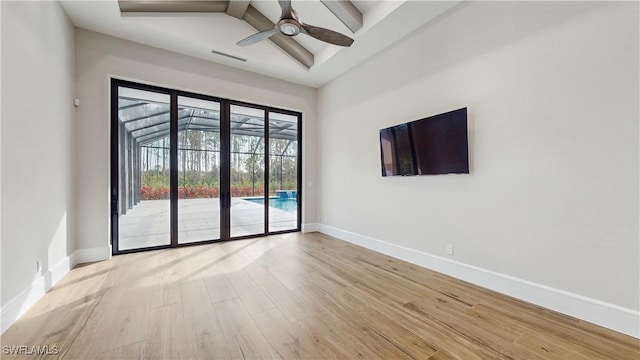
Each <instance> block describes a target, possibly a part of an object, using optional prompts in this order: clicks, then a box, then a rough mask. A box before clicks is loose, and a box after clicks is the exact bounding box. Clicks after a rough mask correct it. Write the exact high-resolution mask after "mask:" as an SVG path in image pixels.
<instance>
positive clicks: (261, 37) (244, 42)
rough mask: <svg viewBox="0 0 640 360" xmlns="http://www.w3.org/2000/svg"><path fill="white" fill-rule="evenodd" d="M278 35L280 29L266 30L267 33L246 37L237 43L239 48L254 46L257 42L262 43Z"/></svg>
mask: <svg viewBox="0 0 640 360" xmlns="http://www.w3.org/2000/svg"><path fill="white" fill-rule="evenodd" d="M277 33H278V28H277V27H276V28H273V29H271V30H266V31H261V32H259V33H255V34H253V35H251V36H249V37H246V38H244V39H242V40H240V41H238V42H237V45H239V46H247V45H252V44H255V43H257V42H260V41H262V40H264V39H267V38H269V37H271V36H272V35H275V34H277Z"/></svg>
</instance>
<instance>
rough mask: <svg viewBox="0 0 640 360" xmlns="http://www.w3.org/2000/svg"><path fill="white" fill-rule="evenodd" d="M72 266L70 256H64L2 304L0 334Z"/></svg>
mask: <svg viewBox="0 0 640 360" xmlns="http://www.w3.org/2000/svg"><path fill="white" fill-rule="evenodd" d="M72 266H73V264H72V262H71V258H70V257H69V256H65V257H64V258H63V259H62V260H60V261H58V263H57V264H55V265H53V266H51V267H50V268H49V270H47V271H46V272H45V273H44V274H38V275H36V276H35V277H34V278H33V281H31V285H29V287H27V288H26V289H24V290H22V291H21V292H20V293H19V294H18V295H17V296H15V297H14V298H13V299H11V300H9V302H7V303H6V304H4V305H3V306H2V311H1V315H0V322H1V325H0V334H1V333H4V332H5V330H7V329H8V328H9V327H10V326H11V325H13V323H14V322H16V320H18V319H19V318H20V317H21V316H22V315H24V313H26V312H27V311H28V310H29V309H30V308H31V307H32V306H33V305H34V304H35V303H36V302H37V301H38V300H39V299H40V298H41V297H42V296H44V294H45V293H46V292H47V291H49V290H50V289H51V288H52V287H53V285H55V284H56V283H57V282H58V281H60V279H62V277H63V276H65V275H66V274H67V273H68V272H69V270H71V268H72Z"/></svg>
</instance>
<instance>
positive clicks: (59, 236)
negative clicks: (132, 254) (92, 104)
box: [0, 1, 75, 330]
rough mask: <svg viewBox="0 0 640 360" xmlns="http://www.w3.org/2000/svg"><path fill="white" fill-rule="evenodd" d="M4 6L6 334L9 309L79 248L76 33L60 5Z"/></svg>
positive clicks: (47, 281)
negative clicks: (76, 221) (75, 146)
mask: <svg viewBox="0 0 640 360" xmlns="http://www.w3.org/2000/svg"><path fill="white" fill-rule="evenodd" d="M0 6H1V8H2V31H1V32H2V41H1V42H2V98H1V101H2V124H1V126H2V131H1V134H2V135H1V136H2V138H1V144H2V145H1V154H2V160H1V164H2V169H1V170H2V190H1V197H2V219H1V222H2V245H1V248H2V296H1V301H2V305H3V311H2V313H3V324H2V325H3V326H2V329H3V330H4V328H5V323H4V321H5V320H6V319H5V312H6V311H5V310H7V306H6V305H7V304H8V303H9V302H11V301H12V302H11V303H12V305H15V306H14V307H13V308H14V309H16V308H17V307H19V306H20V304H17V303H16V301H18V302H20V301H26V300H27V297H28V296H29V294H30V293H33V294H35V293H40V294H41V293H44V291H46V290H47V289H48V288H49V287H50V285H51V283H52V282H55V281H56V279H57V278H58V276H59V275H60V272H59V273H58V274H57V275H56V274H54V273H55V272H56V267H58V268H59V269H58V270H60V271H61V272H64V271H65V269H61V267H67V269H66V270H68V266H69V258H68V256H69V255H71V254H72V253H73V250H74V247H75V240H74V233H75V224H74V222H73V219H74V217H75V211H74V199H73V198H74V193H73V169H74V167H73V161H74V160H73V152H72V143H73V141H72V139H73V119H74V110H73V96H74V50H73V48H74V36H73V31H74V30H73V26H72V24H71V22H70V21H69V19H68V18H67V15H66V13H65V12H64V11H63V10H62V8H61V6H60V4H59V3H58V2H8V1H2V2H1V5H0ZM37 260H41V261H42V264H43V269H42V271H41V272H40V273H37V272H36V261H37ZM10 300H11V301H10ZM16 306H17V307H16ZM7 311H8V310H7Z"/></svg>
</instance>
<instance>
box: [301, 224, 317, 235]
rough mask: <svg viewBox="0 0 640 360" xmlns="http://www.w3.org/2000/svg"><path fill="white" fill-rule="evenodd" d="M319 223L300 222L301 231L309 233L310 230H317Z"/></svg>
mask: <svg viewBox="0 0 640 360" xmlns="http://www.w3.org/2000/svg"><path fill="white" fill-rule="evenodd" d="M318 225H319V224H317V223H311V224H302V232H303V233H310V232H316V231H318V227H319V226H318Z"/></svg>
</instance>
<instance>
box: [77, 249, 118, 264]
mask: <svg viewBox="0 0 640 360" xmlns="http://www.w3.org/2000/svg"><path fill="white" fill-rule="evenodd" d="M110 258H111V245H108V246H102V247H97V248H90V249H78V250H76V251H74V252H73V254H72V260H73V264H74V266H75V265H76V264H84V263H90V262H96V261H103V260H107V259H110Z"/></svg>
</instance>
